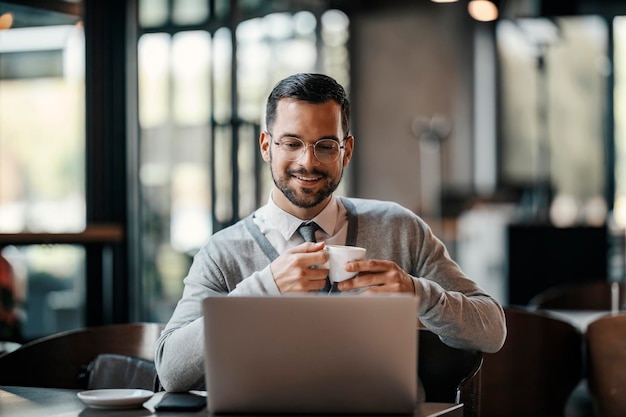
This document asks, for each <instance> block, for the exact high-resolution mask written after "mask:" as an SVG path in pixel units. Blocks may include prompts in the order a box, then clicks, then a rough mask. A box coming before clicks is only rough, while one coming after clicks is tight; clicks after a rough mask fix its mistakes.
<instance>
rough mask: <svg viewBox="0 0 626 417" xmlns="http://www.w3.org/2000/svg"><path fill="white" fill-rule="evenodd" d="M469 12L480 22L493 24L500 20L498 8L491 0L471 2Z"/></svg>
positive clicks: (468, 6)
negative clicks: (494, 21)
mask: <svg viewBox="0 0 626 417" xmlns="http://www.w3.org/2000/svg"><path fill="white" fill-rule="evenodd" d="M467 11H468V12H469V14H470V16H472V17H473V18H474V19H475V20H478V21H479V22H491V21H493V20H496V19H497V18H498V7H497V6H496V5H495V4H494V3H492V2H491V1H489V0H470V2H469V4H468V5H467Z"/></svg>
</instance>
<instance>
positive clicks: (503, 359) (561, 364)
mask: <svg viewBox="0 0 626 417" xmlns="http://www.w3.org/2000/svg"><path fill="white" fill-rule="evenodd" d="M505 314H506V319H507V329H508V335H507V340H506V342H505V344H504V346H503V348H502V349H501V350H500V351H499V352H497V353H485V354H484V355H483V360H484V362H483V367H482V391H481V405H480V411H481V416H482V417H503V416H506V417H527V416H533V417H544V416H545V417H562V416H564V415H565V409H566V404H567V402H568V399H569V397H570V395H571V393H572V392H573V390H574V388H575V387H576V386H577V385H578V383H579V382H580V381H581V379H582V376H583V336H582V333H581V332H580V330H579V329H578V328H577V327H575V326H574V325H572V324H570V323H567V322H565V321H562V320H559V319H556V318H553V317H550V316H548V315H546V314H543V313H541V312H534V311H527V310H525V309H523V308H517V307H505Z"/></svg>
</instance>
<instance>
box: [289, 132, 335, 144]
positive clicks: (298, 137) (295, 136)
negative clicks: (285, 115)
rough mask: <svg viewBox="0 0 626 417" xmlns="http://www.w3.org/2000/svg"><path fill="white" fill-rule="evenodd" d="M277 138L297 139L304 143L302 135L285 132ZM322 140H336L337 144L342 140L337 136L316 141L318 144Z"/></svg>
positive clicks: (320, 138)
mask: <svg viewBox="0 0 626 417" xmlns="http://www.w3.org/2000/svg"><path fill="white" fill-rule="evenodd" d="M277 138H280V139H282V138H296V139H300V140H301V141H304V138H303V137H302V135H298V134H296V133H289V132H285V133H283V134H282V135H279V136H277ZM322 139H330V140H334V141H336V142H341V139H339V138H338V137H337V136H335V135H327V136H321V137H319V138H317V139H315V141H316V142H317V141H318V140H322Z"/></svg>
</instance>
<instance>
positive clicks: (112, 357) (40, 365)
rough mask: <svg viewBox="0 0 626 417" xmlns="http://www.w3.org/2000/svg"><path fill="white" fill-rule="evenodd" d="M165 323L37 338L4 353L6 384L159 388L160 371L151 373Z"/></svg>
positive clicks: (0, 364)
mask: <svg viewBox="0 0 626 417" xmlns="http://www.w3.org/2000/svg"><path fill="white" fill-rule="evenodd" d="M163 327H164V326H163V325H162V324H159V323H128V324H112V325H105V326H94V327H87V328H83V329H77V330H70V331H66V332H61V333H58V334H55V335H51V336H47V337H43V338H41V339H37V340H34V341H32V342H29V343H26V344H24V345H22V346H21V347H20V348H18V349H17V350H14V351H13V352H10V353H6V354H4V355H1V356H0V385H18V386H27V387H48V388H70V389H86V388H94V387H108V388H146V389H151V390H153V389H154V388H156V387H158V381H156V380H154V379H153V375H154V376H156V372H154V374H152V373H151V371H152V367H153V366H154V365H153V362H154V344H155V343H156V340H157V339H158V337H159V336H160V334H161V330H162V329H163ZM103 354H107V355H104V356H99V355H103ZM146 362H147V363H146ZM90 379H91V381H90ZM133 385H135V386H133Z"/></svg>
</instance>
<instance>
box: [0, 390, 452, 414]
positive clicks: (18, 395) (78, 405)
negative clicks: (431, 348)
mask: <svg viewBox="0 0 626 417" xmlns="http://www.w3.org/2000/svg"><path fill="white" fill-rule="evenodd" d="M77 392H79V391H78V390H71V389H60V388H32V387H12V386H0V416H2V417H145V416H151V415H158V416H159V417H181V416H184V417H196V416H207V415H209V413H208V411H207V410H206V408H205V409H203V410H200V411H196V412H173V411H172V412H163V411H161V412H159V413H158V414H156V413H155V412H154V405H155V404H156V403H157V402H159V400H160V399H161V396H162V395H163V392H158V393H156V394H155V395H154V396H153V397H152V398H151V399H150V400H148V401H147V402H146V403H144V405H143V407H141V408H134V409H126V410H101V409H95V408H90V407H87V406H86V405H85V404H83V403H82V401H80V400H79V399H78V397H77V396H76V393H77ZM439 416H447V417H462V416H463V405H462V404H449V403H423V404H421V405H420V406H418V409H417V410H416V411H415V414H414V415H413V417H439ZM265 417H267V416H265Z"/></svg>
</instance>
